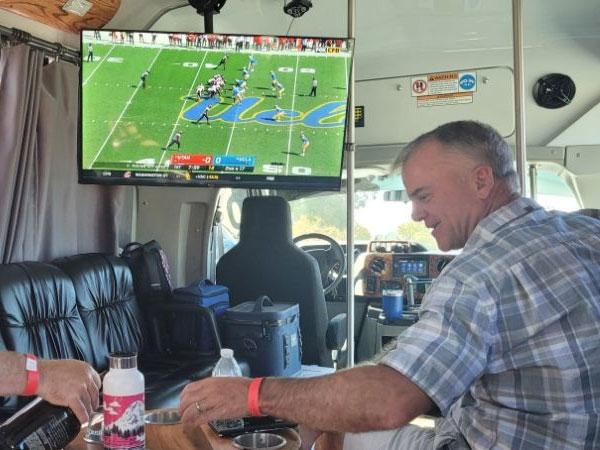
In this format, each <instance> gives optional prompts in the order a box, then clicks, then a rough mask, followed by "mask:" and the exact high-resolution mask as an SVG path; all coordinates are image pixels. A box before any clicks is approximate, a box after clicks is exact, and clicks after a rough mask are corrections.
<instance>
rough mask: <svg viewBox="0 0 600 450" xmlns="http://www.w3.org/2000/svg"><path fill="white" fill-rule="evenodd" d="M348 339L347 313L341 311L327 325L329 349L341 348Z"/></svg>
mask: <svg viewBox="0 0 600 450" xmlns="http://www.w3.org/2000/svg"><path fill="white" fill-rule="evenodd" d="M346 339H348V326H347V320H346V313H339V314H336V315H335V316H333V317H332V318H331V319H330V320H329V324H328V325H327V334H326V340H327V349H328V350H341V349H342V347H343V346H344V344H345V343H346Z"/></svg>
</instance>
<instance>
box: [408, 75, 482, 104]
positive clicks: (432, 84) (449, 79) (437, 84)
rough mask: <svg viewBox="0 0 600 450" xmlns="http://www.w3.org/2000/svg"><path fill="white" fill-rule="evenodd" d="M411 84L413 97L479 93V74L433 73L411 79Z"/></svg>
mask: <svg viewBox="0 0 600 450" xmlns="http://www.w3.org/2000/svg"><path fill="white" fill-rule="evenodd" d="M410 84H411V95H412V96H413V97H421V96H428V95H440V94H455V93H458V92H475V91H477V72H444V73H431V74H427V75H421V76H417V77H411V79H410ZM471 101H472V100H471Z"/></svg>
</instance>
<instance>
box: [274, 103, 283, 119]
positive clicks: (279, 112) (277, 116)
mask: <svg viewBox="0 0 600 450" xmlns="http://www.w3.org/2000/svg"><path fill="white" fill-rule="evenodd" d="M284 114H285V111H284V110H283V109H281V108H280V107H279V105H275V115H274V116H273V120H281V119H283V116H284Z"/></svg>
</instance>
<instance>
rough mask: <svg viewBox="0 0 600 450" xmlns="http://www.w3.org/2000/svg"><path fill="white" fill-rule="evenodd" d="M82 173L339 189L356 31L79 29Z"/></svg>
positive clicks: (117, 179) (93, 178)
mask: <svg viewBox="0 0 600 450" xmlns="http://www.w3.org/2000/svg"><path fill="white" fill-rule="evenodd" d="M81 44H82V45H81V49H82V52H81V53H82V64H81V67H82V69H81V72H80V73H81V75H80V101H81V105H80V106H81V114H80V138H79V169H80V170H79V174H80V175H79V179H80V182H82V183H110V184H148V185H177V186H230V187H247V188H250V187H256V188H278V189H281V188H283V189H285V188H288V189H314V190H339V188H340V184H341V171H342V160H343V149H344V137H345V125H346V116H347V100H348V79H349V74H350V67H351V60H352V49H353V42H352V41H351V40H348V39H339V38H308V37H282V36H242V35H217V34H197V33H164V32H132V31H110V30H91V29H88V30H83V31H82V32H81Z"/></svg>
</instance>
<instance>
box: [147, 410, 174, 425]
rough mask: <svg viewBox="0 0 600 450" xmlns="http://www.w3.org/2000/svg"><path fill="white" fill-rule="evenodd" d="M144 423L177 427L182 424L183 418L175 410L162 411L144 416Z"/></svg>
mask: <svg viewBox="0 0 600 450" xmlns="http://www.w3.org/2000/svg"><path fill="white" fill-rule="evenodd" d="M144 423H148V424H152V425H175V424H177V423H181V417H179V414H178V413H177V411H175V410H174V409H160V410H158V411H154V412H151V413H148V414H144Z"/></svg>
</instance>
